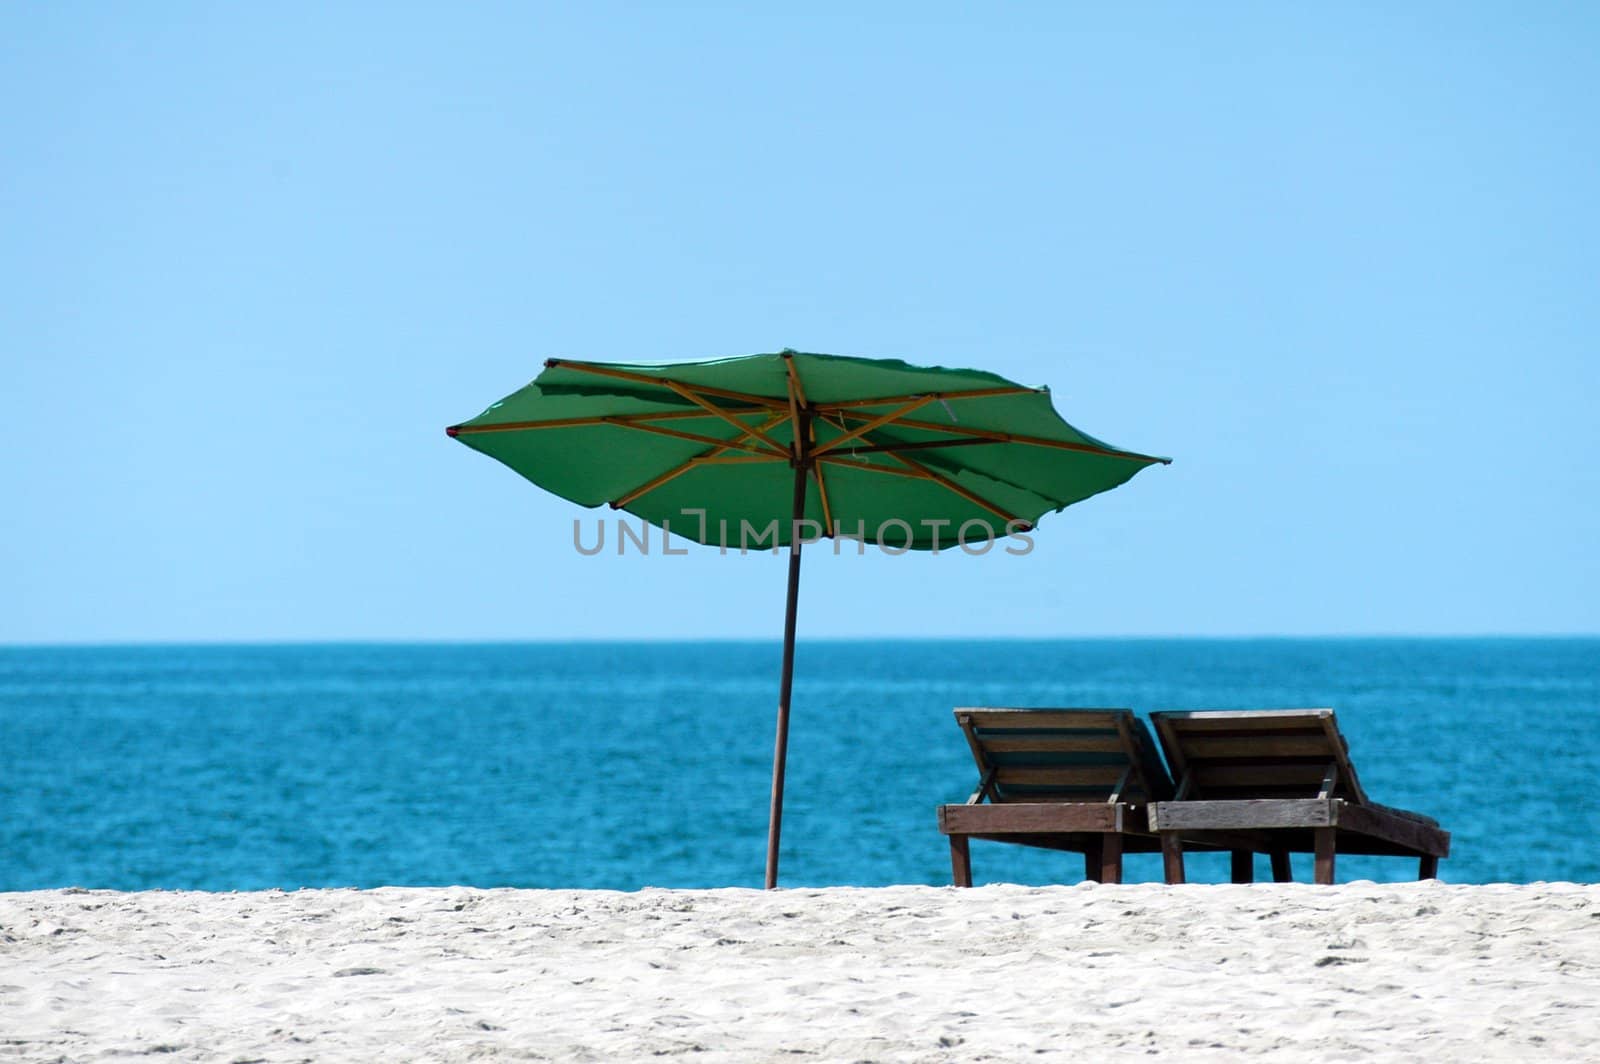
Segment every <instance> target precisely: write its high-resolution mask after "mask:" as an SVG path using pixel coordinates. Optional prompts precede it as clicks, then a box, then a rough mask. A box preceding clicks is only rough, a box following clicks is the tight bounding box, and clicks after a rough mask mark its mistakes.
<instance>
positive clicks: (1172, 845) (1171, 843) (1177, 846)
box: [1161, 831, 1183, 884]
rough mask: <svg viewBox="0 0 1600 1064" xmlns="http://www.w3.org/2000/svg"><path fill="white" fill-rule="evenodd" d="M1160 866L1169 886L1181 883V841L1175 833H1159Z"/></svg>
mask: <svg viewBox="0 0 1600 1064" xmlns="http://www.w3.org/2000/svg"><path fill="white" fill-rule="evenodd" d="M1161 865H1162V869H1163V871H1165V872H1166V878H1167V882H1168V883H1169V884H1175V883H1182V882H1183V840H1182V839H1180V838H1179V837H1178V833H1177V832H1175V831H1163V832H1162V833H1161Z"/></svg>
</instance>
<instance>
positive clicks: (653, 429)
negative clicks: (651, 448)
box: [601, 418, 785, 457]
mask: <svg viewBox="0 0 1600 1064" xmlns="http://www.w3.org/2000/svg"><path fill="white" fill-rule="evenodd" d="M601 423H602V424H607V425H615V426H616V427H617V428H621V429H632V430H633V431H635V432H648V433H651V434H652V435H655V436H670V437H672V438H673V439H678V440H688V441H690V442H691V443H703V444H706V445H707V446H710V447H723V448H732V449H734V450H740V451H759V452H763V453H765V452H766V448H764V447H761V446H759V445H757V444H753V443H750V442H748V441H746V440H742V439H740V440H719V439H718V438H717V437H715V436H702V435H700V434H699V433H698V432H684V431H682V430H680V429H669V428H663V427H662V426H660V425H646V424H642V423H639V422H616V421H611V420H610V419H608V418H605V419H602V421H601ZM775 457H785V455H783V453H782V452H778V453H777V454H776V455H775Z"/></svg>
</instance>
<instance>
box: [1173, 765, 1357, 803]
mask: <svg viewBox="0 0 1600 1064" xmlns="http://www.w3.org/2000/svg"><path fill="white" fill-rule="evenodd" d="M1327 769H1328V763H1327V762H1326V761H1304V762H1299V763H1296V762H1292V761H1279V762H1273V763H1267V764H1259V765H1220V764H1217V763H1215V762H1209V761H1190V762H1189V771H1190V772H1192V773H1193V774H1194V785H1195V787H1196V788H1197V789H1198V790H1199V792H1200V796H1201V797H1205V796H1206V795H1207V794H1209V793H1210V792H1211V790H1212V789H1213V788H1216V787H1233V788H1247V787H1305V788H1307V794H1306V797H1307V798H1310V797H1313V796H1315V795H1316V793H1317V788H1318V787H1320V786H1321V784H1322V777H1323V774H1324V773H1325V772H1326V771H1327Z"/></svg>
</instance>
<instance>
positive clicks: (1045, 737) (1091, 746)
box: [978, 731, 1123, 757]
mask: <svg viewBox="0 0 1600 1064" xmlns="http://www.w3.org/2000/svg"><path fill="white" fill-rule="evenodd" d="M978 735H979V737H980V738H982V739H983V747H984V749H985V750H988V751H989V752H990V753H993V754H1034V753H1039V754H1046V753H1059V754H1110V755H1113V756H1117V757H1121V756H1123V749H1122V737H1121V736H1119V735H1118V734H1117V733H1116V732H1106V733H1104V734H1089V735H1069V736H1062V735H1059V733H1047V734H1041V735H1039V736H1037V737H1029V736H1017V735H1012V734H1010V733H1005V734H1000V735H995V734H993V733H991V732H988V731H980V732H979V733H978Z"/></svg>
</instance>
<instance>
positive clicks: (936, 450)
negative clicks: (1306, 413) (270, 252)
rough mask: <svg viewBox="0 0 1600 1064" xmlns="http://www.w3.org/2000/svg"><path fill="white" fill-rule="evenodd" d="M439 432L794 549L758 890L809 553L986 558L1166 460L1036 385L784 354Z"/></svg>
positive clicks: (658, 367)
mask: <svg viewBox="0 0 1600 1064" xmlns="http://www.w3.org/2000/svg"><path fill="white" fill-rule="evenodd" d="M446 432H448V433H449V434H450V435H451V436H453V437H454V438H456V439H457V440H459V441H460V442H462V443H464V444H466V445H467V446H468V447H471V448H472V449H473V450H475V451H481V452H483V453H484V454H486V455H488V456H490V457H491V458H494V459H497V460H499V461H500V462H503V463H505V464H506V465H507V466H510V467H511V468H512V469H513V470H515V471H516V472H518V473H520V474H522V475H523V476H524V477H526V478H527V479H528V480H531V481H532V482H533V483H535V484H537V485H538V486H539V487H541V488H544V489H546V490H547V491H551V492H554V493H555V494H557V495H559V496H561V497H562V498H564V499H569V500H571V501H572V502H575V503H578V504H579V505H582V506H591V507H592V506H600V505H602V504H605V505H609V506H611V507H612V508H613V509H620V510H625V511H627V512H628V513H631V514H634V515H636V516H638V517H642V518H643V519H644V520H646V521H648V522H650V523H651V524H654V525H658V526H660V527H662V528H663V529H668V530H669V531H670V532H672V533H676V534H677V535H679V536H683V537H685V538H688V539H692V540H696V541H698V542H700V543H705V544H711V545H719V546H723V547H748V548H753V549H775V548H776V547H779V546H787V547H788V548H789V585H788V599H787V608H786V611H785V614H784V629H783V667H782V672H781V676H780V680H779V693H778V728H777V741H776V744H775V747H774V751H773V762H772V804H771V816H770V819H769V822H768V832H767V867H766V885H767V886H768V887H769V888H770V887H774V886H776V885H777V879H778V841H779V834H780V831H781V828H782V820H783V779H784V762H785V757H786V752H787V749H788V732H789V696H790V689H791V686H792V682H793V678H794V631H795V609H796V603H797V599H798V595H799V587H800V552H801V548H802V547H803V546H804V544H806V543H808V542H815V541H816V540H818V539H820V538H828V537H850V538H855V539H860V540H865V541H866V542H870V543H876V544H878V545H879V546H880V547H881V548H882V549H884V550H886V551H895V552H899V551H904V550H908V549H910V550H938V549H946V548H950V549H953V548H957V547H961V548H963V549H965V550H966V551H967V552H968V553H974V554H976V553H983V552H986V551H987V550H988V549H989V548H990V547H991V546H992V545H993V544H994V543H996V542H998V541H1001V540H1003V539H1005V537H1007V536H1009V535H1015V534H1018V533H1026V532H1029V531H1031V530H1032V529H1033V528H1034V526H1035V525H1036V524H1037V522H1038V520H1039V518H1040V517H1041V516H1043V515H1044V514H1046V513H1049V512H1051V511H1055V510H1060V509H1063V508H1064V507H1067V506H1070V505H1072V504H1073V503H1075V502H1079V501H1081V500H1083V499H1087V498H1088V497H1089V496H1091V495H1097V494H1099V493H1100V492H1102V491H1108V490H1110V489H1111V488H1114V487H1116V486H1118V485H1119V484H1122V483H1124V482H1126V481H1127V480H1128V479H1130V478H1131V477H1132V476H1133V475H1134V474H1135V473H1137V472H1138V471H1139V470H1141V469H1143V468H1144V467H1145V466H1147V465H1151V464H1153V463H1156V462H1161V463H1166V462H1167V461H1168V459H1165V458H1156V457H1152V456H1150V455H1144V454H1136V453H1134V452H1131V451H1124V450H1121V449H1119V448H1116V447H1113V446H1111V445H1110V444H1107V443H1105V442H1103V441H1101V440H1097V439H1095V438H1094V437H1092V436H1089V435H1087V434H1086V433H1083V432H1080V431H1079V430H1077V429H1075V428H1073V427H1072V426H1071V425H1069V424H1067V423H1066V422H1065V421H1063V420H1062V419H1061V417H1060V415H1059V414H1057V413H1056V411H1055V408H1054V407H1053V406H1052V405H1051V403H1050V393H1049V391H1048V390H1047V389H1045V388H1029V387H1025V386H1023V385H1020V384H1016V383H1014V382H1012V381H1009V380H1006V379H1005V378H1004V377H999V376H996V375H995V374H992V373H984V372H981V371H979V370H971V369H946V368H944V367H938V366H914V365H910V364H908V363H905V362H900V361H896V360H892V359H866V358H846V357H842V356H838V355H816V354H803V353H800V352H796V351H783V352H780V353H778V354H764V355H747V356H744V357H740V358H725V359H716V360H712V361H706V362H679V363H672V364H633V363H600V362H576V361H571V360H569V359H550V360H549V361H547V362H546V363H545V369H544V372H542V373H540V374H539V376H538V378H537V379H536V380H535V381H534V382H533V383H532V384H529V385H528V386H527V387H525V388H522V389H520V390H519V391H516V392H513V393H512V394H511V395H508V396H506V397H505V398H504V399H502V400H500V401H499V402H497V403H495V404H494V405H493V406H491V407H490V408H489V409H488V410H485V411H484V412H483V413H481V414H479V415H478V416H477V417H475V418H472V419H471V420H470V421H464V422H462V423H461V424H459V425H452V426H450V427H449V428H448V429H446Z"/></svg>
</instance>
